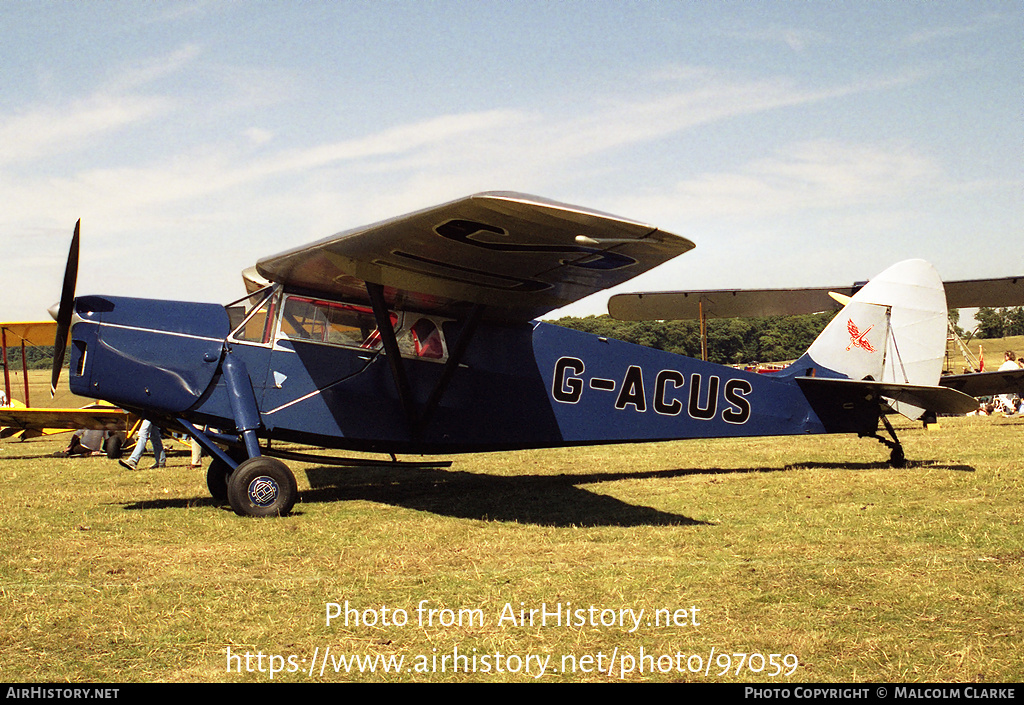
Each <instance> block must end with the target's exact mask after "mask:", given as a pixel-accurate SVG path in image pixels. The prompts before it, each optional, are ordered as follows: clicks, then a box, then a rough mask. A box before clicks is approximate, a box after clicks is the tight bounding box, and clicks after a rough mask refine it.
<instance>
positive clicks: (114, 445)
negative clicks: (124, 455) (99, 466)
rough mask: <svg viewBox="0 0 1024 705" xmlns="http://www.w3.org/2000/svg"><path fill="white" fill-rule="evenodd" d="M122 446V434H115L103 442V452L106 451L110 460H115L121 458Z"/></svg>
mask: <svg viewBox="0 0 1024 705" xmlns="http://www.w3.org/2000/svg"><path fill="white" fill-rule="evenodd" d="M123 445H124V434H123V433H115V434H114V435H112V436H111V437H110V438H108V439H107V440H105V441H103V450H104V451H106V453H107V457H108V458H110V459H111V460H117V459H118V458H120V457H121V447H122V446H123Z"/></svg>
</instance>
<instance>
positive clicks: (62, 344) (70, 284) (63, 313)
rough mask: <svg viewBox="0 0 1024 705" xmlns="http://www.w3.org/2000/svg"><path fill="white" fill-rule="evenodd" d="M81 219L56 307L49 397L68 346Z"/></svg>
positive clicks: (58, 377)
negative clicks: (58, 304)
mask: <svg viewBox="0 0 1024 705" xmlns="http://www.w3.org/2000/svg"><path fill="white" fill-rule="evenodd" d="M81 228H82V220H81V219H79V220H78V222H77V223H75V234H74V237H72V238H71V249H70V250H69V251H68V263H67V266H66V267H65V268H64V286H63V288H62V289H61V291H60V307H59V308H58V309H57V335H56V337H55V338H54V341H53V373H52V374H51V375H50V398H51V399H52V398H53V396H54V395H55V394H56V393H57V382H58V381H59V380H60V369H61V368H62V367H63V366H64V353H65V352H66V351H67V347H68V333H69V332H70V330H71V314H72V313H74V310H75V283H76V282H77V281H78V235H79V231H80V230H81Z"/></svg>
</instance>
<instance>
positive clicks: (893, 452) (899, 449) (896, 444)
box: [861, 415, 908, 468]
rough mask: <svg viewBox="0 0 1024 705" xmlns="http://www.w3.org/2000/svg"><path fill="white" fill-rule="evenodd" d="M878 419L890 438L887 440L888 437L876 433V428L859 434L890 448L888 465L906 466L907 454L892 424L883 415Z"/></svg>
mask: <svg viewBox="0 0 1024 705" xmlns="http://www.w3.org/2000/svg"><path fill="white" fill-rule="evenodd" d="M879 419H880V420H881V422H882V425H883V426H885V430H886V431H888V432H889V435H890V436H891V437H892V440H889V439H888V438H883V437H882V436H880V435H878V431H877V429H876V431H875V433H871V434H861V435H863V436H868V437H870V438H874V439H875V440H876V441H878V442H879V443H881V444H883V445H885V446H886V447H888V448H889V449H890V453H889V465H890V466H891V467H894V468H905V467H907V465H908V463H907V456H906V455H905V454H904V453H903V444H902V443H900V439H899V438H897V437H896V429H894V428H893V427H892V424H891V423H889V419H887V418H885V416H884V415H882V416H880V417H879Z"/></svg>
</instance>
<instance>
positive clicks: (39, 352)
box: [0, 344, 68, 370]
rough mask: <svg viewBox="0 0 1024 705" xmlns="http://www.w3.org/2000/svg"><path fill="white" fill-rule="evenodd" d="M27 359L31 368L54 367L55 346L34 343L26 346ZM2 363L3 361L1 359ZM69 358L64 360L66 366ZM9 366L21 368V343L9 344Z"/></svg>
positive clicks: (13, 368) (0, 362) (43, 368)
mask: <svg viewBox="0 0 1024 705" xmlns="http://www.w3.org/2000/svg"><path fill="white" fill-rule="evenodd" d="M25 361H26V362H27V363H28V368H29V369H30V370H48V369H50V368H51V367H53V346H52V345H33V346H30V347H26V348H25ZM0 364H2V361H0ZM67 364H68V363H67V360H65V361H64V365H65V367H66V366H67ZM7 367H8V368H9V369H11V370H20V369H21V345H20V344H8V346H7Z"/></svg>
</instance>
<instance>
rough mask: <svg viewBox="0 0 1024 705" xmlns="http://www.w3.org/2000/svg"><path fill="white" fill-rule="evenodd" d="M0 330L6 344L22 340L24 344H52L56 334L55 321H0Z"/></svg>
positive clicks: (13, 343)
mask: <svg viewBox="0 0 1024 705" xmlns="http://www.w3.org/2000/svg"><path fill="white" fill-rule="evenodd" d="M0 331H2V332H3V337H4V339H5V341H6V344H7V345H16V344H20V343H21V342H24V343H25V345H53V338H54V336H55V335H56V334H57V321H20V322H12V323H0Z"/></svg>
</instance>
